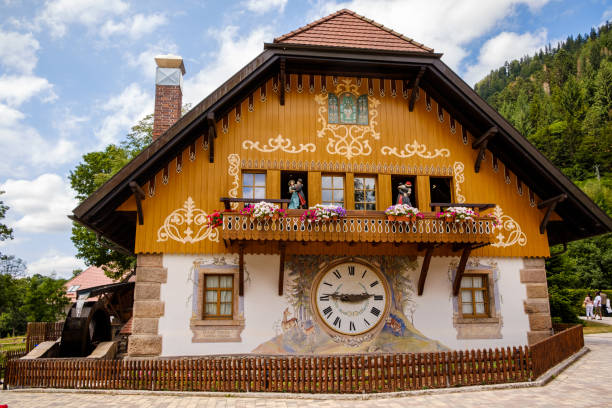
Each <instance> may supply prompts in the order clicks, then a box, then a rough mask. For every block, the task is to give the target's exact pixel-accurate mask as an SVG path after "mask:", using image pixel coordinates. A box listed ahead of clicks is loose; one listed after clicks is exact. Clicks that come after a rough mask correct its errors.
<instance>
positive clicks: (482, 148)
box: [472, 126, 498, 173]
mask: <svg viewBox="0 0 612 408" xmlns="http://www.w3.org/2000/svg"><path fill="white" fill-rule="evenodd" d="M497 132H498V130H497V128H496V127H495V126H493V127H491V128H490V129H489V130H487V131H486V132H485V133H484V134H483V135H482V136H480V137H479V138H478V139H476V140H475V141H474V143H472V149H479V150H478V156H476V163H474V172H475V173H478V172H479V171H480V166H481V165H482V161H483V160H484V157H485V153H486V150H487V146H488V144H489V140H490V139H491V138H492V137H493V136H495V135H496V134H497Z"/></svg>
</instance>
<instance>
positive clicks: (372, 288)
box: [313, 262, 388, 335]
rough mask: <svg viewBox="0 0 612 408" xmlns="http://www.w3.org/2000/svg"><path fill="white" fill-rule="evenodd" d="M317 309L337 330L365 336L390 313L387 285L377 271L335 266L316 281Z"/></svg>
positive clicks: (352, 264)
mask: <svg viewBox="0 0 612 408" xmlns="http://www.w3.org/2000/svg"><path fill="white" fill-rule="evenodd" d="M315 285H316V287H315V288H314V289H315V296H316V298H315V299H313V300H314V304H315V307H316V309H317V312H318V314H319V316H320V317H321V320H322V321H323V322H324V323H325V324H326V325H327V326H328V327H329V328H330V329H332V330H333V331H335V332H338V333H341V334H346V335H358V334H363V333H365V332H367V331H369V330H372V329H373V328H374V327H376V326H377V325H378V323H380V322H381V320H382V319H383V318H384V315H385V312H386V310H387V300H388V299H387V297H388V295H387V283H386V281H385V279H384V278H383V277H382V275H381V274H380V273H378V272H377V271H376V270H375V269H373V268H371V267H369V266H367V265H365V264H362V263H358V262H347V263H342V264H338V265H335V266H332V267H331V268H329V269H327V270H326V271H325V272H323V274H322V275H321V276H320V277H319V279H318V280H317V281H315Z"/></svg>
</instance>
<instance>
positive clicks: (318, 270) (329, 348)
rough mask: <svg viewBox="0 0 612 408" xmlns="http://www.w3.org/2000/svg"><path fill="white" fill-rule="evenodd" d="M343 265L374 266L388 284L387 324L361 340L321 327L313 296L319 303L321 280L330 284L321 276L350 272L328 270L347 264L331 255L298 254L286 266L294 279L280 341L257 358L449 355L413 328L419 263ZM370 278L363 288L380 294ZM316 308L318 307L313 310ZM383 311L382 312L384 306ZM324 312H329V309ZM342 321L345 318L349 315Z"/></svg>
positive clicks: (387, 260)
mask: <svg viewBox="0 0 612 408" xmlns="http://www.w3.org/2000/svg"><path fill="white" fill-rule="evenodd" d="M344 260H346V261H347V263H346V264H347V265H351V262H352V261H355V262H362V261H363V262H364V263H366V262H367V264H368V265H371V266H372V269H375V270H376V276H380V277H382V279H384V280H385V281H384V282H383V283H384V286H385V287H386V288H388V289H387V294H388V299H386V300H385V303H386V305H387V306H386V307H385V309H384V310H385V312H384V313H383V315H382V316H383V320H381V321H380V324H378V325H377V326H376V327H375V328H373V330H372V331H370V332H365V333H364V334H362V335H358V336H351V335H343V334H342V333H337V332H334V331H333V330H330V329H329V328H328V327H326V325H325V324H323V323H322V319H324V318H325V316H321V314H322V313H321V311H318V310H313V298H312V297H313V296H315V298H316V299H319V295H320V293H319V292H316V290H317V289H316V288H317V281H319V282H321V281H323V283H324V284H325V281H324V279H323V278H322V277H321V274H322V271H325V270H326V269H328V270H330V271H332V272H333V273H334V275H335V274H340V273H345V271H344V270H342V268H341V267H339V268H338V269H336V270H334V268H333V267H332V268H331V269H329V268H327V267H328V266H329V265H337V264H338V263H339V262H340V265H344V264H342V263H341V262H342V261H343V259H340V258H337V257H331V256H306V255H294V256H290V257H288V259H287V261H286V269H287V270H288V275H289V279H288V281H287V282H286V285H285V297H286V298H287V302H288V304H289V307H287V308H286V309H284V310H283V311H282V313H280V315H279V319H278V320H277V322H276V325H275V330H276V336H275V337H273V338H272V339H270V340H269V341H266V342H264V343H262V344H260V345H259V346H258V347H256V348H255V349H254V350H253V352H254V353H262V354H337V353H338V354H339V353H365V352H368V353H372V352H380V353H391V352H427V351H437V350H447V347H446V346H444V345H443V344H441V343H440V342H438V341H436V340H432V339H429V338H427V337H425V336H424V335H423V334H422V333H421V332H419V330H418V329H417V328H415V327H414V326H413V316H414V313H415V311H416V305H417V302H416V301H415V297H416V290H415V287H414V284H413V282H412V279H411V277H410V275H411V273H412V272H413V271H415V270H416V268H417V261H416V258H414V257H382V256H372V257H363V258H347V259H344ZM349 268H350V266H349ZM366 269H368V268H364V269H363V271H364V272H363V273H364V274H365V270H366ZM361 273H362V272H361V271H360V270H358V271H357V273H356V276H357V279H359V276H360V275H361ZM369 273H370V274H371V275H372V276H373V277H372V278H370V281H372V283H370V281H367V282H368V284H367V285H365V288H364V289H369V291H371V292H372V293H377V292H375V291H374V288H370V287H371V286H373V285H372V284H374V282H376V280H375V279H376V277H374V275H373V272H369ZM324 276H325V275H324ZM331 279H334V277H333V276H332V277H331ZM338 279H340V278H338ZM340 286H341V285H340ZM381 286H382V285H381ZM313 291H315V292H313ZM353 292H354V291H353ZM366 292H367V291H366ZM324 296H325V295H324ZM338 296H340V295H338ZM342 296H347V295H346V294H345V295H342ZM348 296H364V297H367V296H372V302H374V300H375V299H374V295H373V294H370V295H368V294H366V293H363V294H354V293H353V294H351V295H348ZM379 296H380V297H381V298H382V292H381V295H378V296H376V297H379ZM315 301H316V300H315ZM364 302H365V303H364V304H365V305H367V309H368V310H367V312H368V313H369V311H370V304H369V303H368V302H370V301H369V300H365V301H364ZM316 307H317V306H314V308H316ZM358 308H359V307H357V309H358ZM372 309H373V311H377V310H378V309H376V308H374V307H372ZM379 309H380V310H383V309H382V308H381V307H379ZM323 313H325V310H324V311H323ZM342 317H343V318H344V316H342ZM367 319H369V321H370V323H372V324H373V323H374V320H375V319H374V316H373V315H372V316H371V317H370V316H369V315H368V316H367ZM338 320H339V319H338V318H337V317H336V318H334V317H332V318H331V319H330V325H329V326H332V324H331V322H332V321H335V322H337V321H338ZM335 322H334V324H335ZM366 322H367V321H366ZM343 324H344V327H345V329H346V331H349V330H352V329H354V327H352V326H349V324H351V325H352V323H349V322H346V321H345V322H344V323H343ZM356 324H357V330H359V323H356ZM368 324H369V323H368ZM362 325H363V323H362ZM332 327H333V326H332Z"/></svg>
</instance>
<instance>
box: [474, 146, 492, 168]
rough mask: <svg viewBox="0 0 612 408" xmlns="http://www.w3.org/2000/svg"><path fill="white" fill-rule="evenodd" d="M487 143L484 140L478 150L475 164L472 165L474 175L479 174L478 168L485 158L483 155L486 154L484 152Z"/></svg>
mask: <svg viewBox="0 0 612 408" xmlns="http://www.w3.org/2000/svg"><path fill="white" fill-rule="evenodd" d="M488 143H489V141H488V140H485V141H484V142H483V143H482V144H481V145H480V150H478V156H476V162H475V163H474V173H478V172H480V166H482V161H483V160H484V158H485V154H486V151H487V144H488Z"/></svg>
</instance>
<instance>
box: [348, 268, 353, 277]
mask: <svg viewBox="0 0 612 408" xmlns="http://www.w3.org/2000/svg"><path fill="white" fill-rule="evenodd" d="M348 271H349V276H355V267H354V266H349V267H348Z"/></svg>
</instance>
